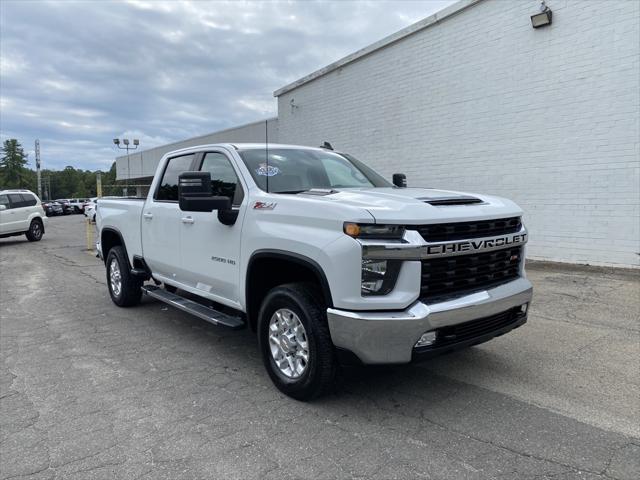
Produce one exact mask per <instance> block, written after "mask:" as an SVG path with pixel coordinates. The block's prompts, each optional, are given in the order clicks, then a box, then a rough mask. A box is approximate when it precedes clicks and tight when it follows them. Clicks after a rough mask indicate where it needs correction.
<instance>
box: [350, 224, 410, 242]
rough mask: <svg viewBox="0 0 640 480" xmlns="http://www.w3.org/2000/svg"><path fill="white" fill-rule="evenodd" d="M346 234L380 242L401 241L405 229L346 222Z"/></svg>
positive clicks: (395, 226) (398, 226) (397, 226)
mask: <svg viewBox="0 0 640 480" xmlns="http://www.w3.org/2000/svg"><path fill="white" fill-rule="evenodd" d="M344 233H346V234H347V235H349V236H350V237H353V238H368V239H372V240H374V239H379V240H401V239H402V236H403V235H404V227H403V226H401V225H376V224H362V223H351V222H346V223H345V224H344Z"/></svg>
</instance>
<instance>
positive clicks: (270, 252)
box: [245, 249, 333, 331]
mask: <svg viewBox="0 0 640 480" xmlns="http://www.w3.org/2000/svg"><path fill="white" fill-rule="evenodd" d="M275 266H277V267H278V269H277V274H276V275H275V276H274V277H270V279H269V280H270V281H266V282H265V281H261V278H260V277H261V276H262V275H264V274H265V273H266V271H267V270H269V269H273V268H274V267H275ZM305 280H307V281H308V280H312V281H315V283H318V285H319V286H320V290H321V292H322V296H323V298H324V301H325V304H326V306H327V307H332V306H333V299H332V296H331V289H330V287H329V282H328V280H327V276H326V275H325V273H324V271H323V269H322V267H321V266H320V265H319V264H318V262H316V261H315V260H313V259H311V258H309V257H306V256H304V255H301V254H298V253H294V252H288V251H284V250H274V249H264V250H257V251H256V252H254V253H253V254H252V255H251V258H250V259H249V262H248V263H247V274H246V277H245V309H246V314H247V319H248V322H249V326H250V328H251V329H252V330H253V331H255V330H256V322H257V315H258V311H259V309H260V304H261V302H262V299H263V298H264V296H265V295H266V294H267V292H268V291H269V290H270V289H271V288H273V287H276V286H277V285H282V284H284V283H290V282H292V281H305Z"/></svg>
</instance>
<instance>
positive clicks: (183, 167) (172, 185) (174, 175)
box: [155, 154, 195, 202]
mask: <svg viewBox="0 0 640 480" xmlns="http://www.w3.org/2000/svg"><path fill="white" fill-rule="evenodd" d="M194 156H195V154H191V155H183V156H181V157H173V158H170V159H169V162H167V166H166V167H165V169H164V173H163V174H162V179H161V180H160V185H159V186H158V190H157V191H156V196H155V199H156V200H164V201H170V202H177V201H178V176H179V175H180V174H181V173H184V172H188V171H189V168H190V167H191V162H193V157H194Z"/></svg>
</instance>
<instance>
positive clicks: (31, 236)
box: [25, 218, 44, 242]
mask: <svg viewBox="0 0 640 480" xmlns="http://www.w3.org/2000/svg"><path fill="white" fill-rule="evenodd" d="M25 235H26V236H27V240H29V241H30V242H39V241H40V240H42V235H44V225H42V220H40V219H39V218H34V219H33V220H31V225H29V230H27V231H26V233H25Z"/></svg>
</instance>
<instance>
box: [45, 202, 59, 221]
mask: <svg viewBox="0 0 640 480" xmlns="http://www.w3.org/2000/svg"><path fill="white" fill-rule="evenodd" d="M42 208H43V209H44V212H45V214H46V215H47V217H53V216H56V215H62V214H63V210H62V205H60V204H59V203H58V202H53V201H49V202H43V203H42Z"/></svg>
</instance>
